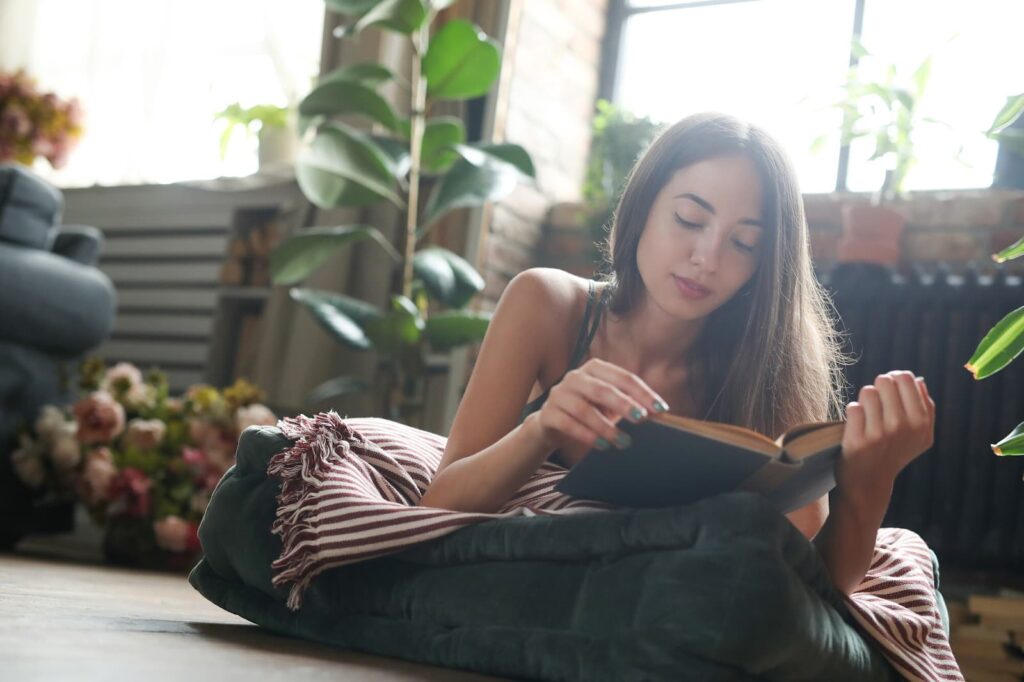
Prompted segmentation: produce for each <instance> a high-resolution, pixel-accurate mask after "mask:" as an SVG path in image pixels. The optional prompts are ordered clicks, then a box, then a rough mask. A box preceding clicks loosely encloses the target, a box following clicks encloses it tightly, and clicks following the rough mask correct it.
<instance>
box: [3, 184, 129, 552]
mask: <svg viewBox="0 0 1024 682" xmlns="http://www.w3.org/2000/svg"><path fill="white" fill-rule="evenodd" d="M63 203H64V202H63V196H62V195H61V193H60V191H59V190H57V189H56V188H55V187H52V186H51V185H49V184H48V183H46V182H45V181H43V180H42V179H40V178H39V177H37V176H35V175H33V174H31V173H30V172H28V171H27V170H25V169H24V168H22V167H20V166H13V165H0V546H2V545H3V544H4V543H3V538H4V536H8V537H9V536H10V535H11V529H12V527H14V526H18V527H24V528H22V529H23V530H27V529H31V528H32V526H31V523H30V522H29V520H28V519H25V518H24V517H25V512H26V508H27V505H26V499H28V498H30V497H31V495H30V494H29V493H28V491H26V490H24V489H22V488H21V487H20V483H19V482H18V481H17V479H16V478H15V477H14V474H13V472H12V471H11V468H10V453H11V452H12V451H13V450H14V448H15V446H16V429H17V427H18V425H19V423H22V422H28V423H31V422H32V421H34V420H35V418H36V415H37V414H38V412H39V409H40V408H41V407H42V406H43V405H45V404H47V403H53V404H61V403H67V402H69V401H70V400H73V399H74V397H75V392H74V388H75V387H74V370H75V367H76V365H77V363H78V362H79V361H80V360H81V359H82V357H84V356H85V355H86V354H87V353H88V352H89V351H90V350H92V349H94V348H95V347H97V346H98V345H100V344H101V343H102V342H103V341H104V339H106V338H107V337H108V336H109V335H110V332H111V329H112V327H113V324H114V316H115V312H116V295H115V292H114V287H113V284H112V283H111V281H110V279H109V278H108V277H107V276H106V275H104V274H103V273H102V272H100V271H99V269H97V268H96V267H95V265H96V262H97V260H98V259H99V254H100V250H101V248H102V244H103V234H102V233H101V232H100V231H99V230H97V229H96V228H94V227H86V226H58V223H59V221H60V218H61V212H62V209H63ZM62 373H63V374H66V375H67V380H68V381H67V385H66V386H62V383H63V382H62Z"/></svg>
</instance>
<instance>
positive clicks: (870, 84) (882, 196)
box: [815, 40, 937, 266]
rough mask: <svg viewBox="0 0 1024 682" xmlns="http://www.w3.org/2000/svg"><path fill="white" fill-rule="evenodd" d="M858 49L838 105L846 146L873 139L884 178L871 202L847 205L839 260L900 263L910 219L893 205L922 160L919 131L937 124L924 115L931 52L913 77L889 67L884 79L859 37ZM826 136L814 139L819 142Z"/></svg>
mask: <svg viewBox="0 0 1024 682" xmlns="http://www.w3.org/2000/svg"><path fill="white" fill-rule="evenodd" d="M853 51H854V54H855V55H856V58H857V63H856V65H855V66H852V67H851V68H850V70H849V72H848V74H847V80H846V84H845V85H844V87H843V96H842V97H841V99H840V100H839V101H837V102H835V103H834V104H833V106H834V107H836V108H838V109H839V110H840V111H841V112H842V114H843V122H842V128H841V131H840V134H841V140H842V144H843V145H844V146H847V145H849V144H850V143H852V142H853V141H854V140H857V139H860V138H868V139H870V140H871V141H872V142H873V143H874V148H873V150H872V152H871V156H870V157H869V161H876V160H877V161H880V162H882V163H884V164H885V179H884V180H883V182H882V185H881V187H880V188H879V190H878V191H877V192H876V193H875V194H874V196H873V197H872V199H871V201H870V203H864V202H858V203H850V204H846V205H844V206H843V208H842V217H843V236H842V238H841V239H840V242H839V245H838V260H839V261H858V262H873V263H879V264H883V265H891V266H894V265H896V264H897V263H898V262H899V260H900V252H901V249H900V241H901V238H902V233H903V228H904V225H905V224H906V217H905V216H904V215H903V214H902V213H901V212H900V211H898V210H896V209H895V208H893V207H892V205H891V204H892V202H893V201H894V200H896V199H898V198H901V197H902V196H903V194H904V183H905V181H906V178H907V174H908V173H909V171H910V169H911V168H912V167H913V165H914V163H915V162H916V161H917V155H916V149H915V146H914V130H915V128H916V127H917V126H918V125H919V124H920V123H922V122H930V123H937V122H936V121H934V120H932V119H926V118H924V117H922V116H921V114H920V110H919V104H920V101H921V97H922V95H923V94H924V91H925V87H926V86H927V84H928V78H929V76H930V74H931V65H932V56H931V55H929V56H928V57H926V58H925V59H924V60H923V61H922V62H921V63H920V64H919V65H918V66H917V68H915V69H914V71H913V73H912V74H910V75H909V77H906V76H903V75H902V74H900V73H898V71H897V69H896V67H895V66H894V65H892V64H890V65H888V66H887V67H886V68H885V70H884V72H883V75H882V76H881V77H879V78H870V77H868V76H867V75H866V73H865V67H864V62H865V61H869V60H870V58H871V57H872V55H871V53H870V52H868V51H867V49H865V48H864V46H863V45H862V44H861V43H860V41H858V40H854V44H853ZM824 137H825V136H823V137H822V138H819V139H818V140H816V141H815V146H819V145H820V144H821V143H822V142H823V141H824Z"/></svg>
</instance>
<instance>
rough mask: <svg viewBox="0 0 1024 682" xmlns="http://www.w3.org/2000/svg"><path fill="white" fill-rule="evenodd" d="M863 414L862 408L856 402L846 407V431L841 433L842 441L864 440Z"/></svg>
mask: <svg viewBox="0 0 1024 682" xmlns="http://www.w3.org/2000/svg"><path fill="white" fill-rule="evenodd" d="M864 425H865V414H864V406H863V405H861V404H860V403H858V402H852V403H850V404H849V405H847V406H846V429H845V430H844V431H843V440H844V441H846V440H847V439H849V442H857V443H859V442H860V441H862V440H864Z"/></svg>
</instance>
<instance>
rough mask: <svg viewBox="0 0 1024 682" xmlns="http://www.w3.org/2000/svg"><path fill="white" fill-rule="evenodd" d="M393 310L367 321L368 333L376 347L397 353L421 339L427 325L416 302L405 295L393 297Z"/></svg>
mask: <svg viewBox="0 0 1024 682" xmlns="http://www.w3.org/2000/svg"><path fill="white" fill-rule="evenodd" d="M391 308H392V312H390V313H388V314H387V315H384V316H382V317H380V318H377V319H375V320H370V321H368V322H367V323H366V325H365V327H364V328H365V329H366V335H367V336H368V337H370V339H371V340H372V342H373V345H374V347H375V348H377V349H379V350H382V351H384V352H386V353H392V354H393V353H395V352H397V351H399V350H400V349H401V348H402V347H403V346H409V345H413V344H415V343H417V342H419V340H420V335H421V334H422V332H423V328H424V326H425V324H424V322H423V318H422V317H421V316H420V313H419V309H418V308H417V307H416V304H415V303H413V302H412V301H411V300H409V299H408V298H406V297H405V296H392V297H391Z"/></svg>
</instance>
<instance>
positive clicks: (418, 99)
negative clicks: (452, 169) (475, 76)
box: [402, 21, 430, 297]
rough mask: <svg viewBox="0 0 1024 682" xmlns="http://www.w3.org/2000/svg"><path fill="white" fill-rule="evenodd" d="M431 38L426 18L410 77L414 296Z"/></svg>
mask: <svg viewBox="0 0 1024 682" xmlns="http://www.w3.org/2000/svg"><path fill="white" fill-rule="evenodd" d="M429 39H430V22H429V21H425V22H423V25H422V26H421V27H420V28H419V29H418V30H417V31H415V32H414V33H413V34H412V43H413V51H414V52H415V55H414V57H413V60H412V74H411V76H412V77H411V79H410V82H411V85H412V89H411V95H412V102H411V104H412V107H411V114H412V118H411V120H410V126H409V159H410V164H409V201H408V207H407V208H406V215H405V237H404V242H403V244H404V248H403V249H402V252H403V254H404V260H403V268H404V270H403V273H402V295H403V296H406V297H411V296H412V257H413V255H414V254H415V253H416V224H417V222H418V218H419V194H420V152H421V151H422V149H423V131H424V129H425V127H426V112H425V107H426V103H427V81H426V79H425V78H424V77H423V62H422V61H421V57H420V55H423V54H426V49H427V42H428V41H429Z"/></svg>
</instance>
